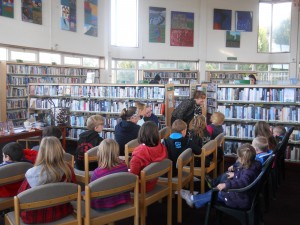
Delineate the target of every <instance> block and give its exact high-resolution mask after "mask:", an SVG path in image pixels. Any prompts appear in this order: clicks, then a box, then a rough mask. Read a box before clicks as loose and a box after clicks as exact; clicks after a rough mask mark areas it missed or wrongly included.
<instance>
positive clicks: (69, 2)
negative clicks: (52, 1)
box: [60, 0, 76, 32]
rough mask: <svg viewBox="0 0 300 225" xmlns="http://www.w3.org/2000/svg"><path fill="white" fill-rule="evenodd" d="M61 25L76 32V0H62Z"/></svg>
mask: <svg viewBox="0 0 300 225" xmlns="http://www.w3.org/2000/svg"><path fill="white" fill-rule="evenodd" d="M60 4H61V18H60V27H61V29H62V30H68V31H73V32H76V0H61V2H60Z"/></svg>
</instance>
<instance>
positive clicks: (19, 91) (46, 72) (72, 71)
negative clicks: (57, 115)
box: [0, 62, 100, 126]
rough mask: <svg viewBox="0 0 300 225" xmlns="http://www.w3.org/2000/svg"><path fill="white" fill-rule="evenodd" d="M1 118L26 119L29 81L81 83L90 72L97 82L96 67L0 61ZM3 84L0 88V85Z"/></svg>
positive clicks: (98, 76) (97, 69) (17, 124)
mask: <svg viewBox="0 0 300 225" xmlns="http://www.w3.org/2000/svg"><path fill="white" fill-rule="evenodd" d="M0 68H1V69H0V70H1V81H4V82H3V83H1V90H6V92H1V94H0V95H1V102H6V103H5V104H1V105H2V106H3V105H4V106H5V107H1V110H0V111H1V121H6V120H12V121H13V122H14V125H15V126H20V125H23V122H24V120H26V119H28V101H27V97H28V92H29V90H28V84H29V83H84V82H85V81H86V77H87V74H88V73H89V74H94V76H95V82H96V83H99V79H100V70H99V68H90V67H76V66H61V65H49V64H30V63H17V62H1V64H0ZM2 88H3V89H2Z"/></svg>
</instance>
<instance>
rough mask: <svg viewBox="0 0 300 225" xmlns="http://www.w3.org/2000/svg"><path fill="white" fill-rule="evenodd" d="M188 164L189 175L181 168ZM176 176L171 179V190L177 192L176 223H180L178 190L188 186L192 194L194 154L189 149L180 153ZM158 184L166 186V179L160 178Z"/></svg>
mask: <svg viewBox="0 0 300 225" xmlns="http://www.w3.org/2000/svg"><path fill="white" fill-rule="evenodd" d="M188 164H189V166H190V171H191V172H190V173H187V172H184V171H183V168H184V167H185V166H187V165H188ZM176 167H177V171H178V173H177V176H176V177H172V190H173V191H174V192H175V191H177V193H178V196H177V222H178V223H182V198H181V195H180V190H181V189H182V188H183V187H185V186H186V185H187V184H189V187H190V192H191V193H193V192H194V154H193V151H192V149H191V148H188V149H186V150H185V151H184V152H182V153H181V154H180V155H179V157H178V159H177V163H176ZM159 183H162V184H164V183H165V184H166V183H167V178H164V177H160V178H159Z"/></svg>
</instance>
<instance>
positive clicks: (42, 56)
mask: <svg viewBox="0 0 300 225" xmlns="http://www.w3.org/2000/svg"><path fill="white" fill-rule="evenodd" d="M39 61H40V63H46V64H53V63H55V64H61V56H60V54H55V53H48V52H40V53H39Z"/></svg>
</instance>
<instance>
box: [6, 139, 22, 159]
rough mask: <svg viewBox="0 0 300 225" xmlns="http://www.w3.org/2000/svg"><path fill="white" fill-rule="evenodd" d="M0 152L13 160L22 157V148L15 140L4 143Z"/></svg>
mask: <svg viewBox="0 0 300 225" xmlns="http://www.w3.org/2000/svg"><path fill="white" fill-rule="evenodd" d="M2 152H3V154H4V155H8V156H9V158H10V159H11V160H12V161H14V162H19V161H21V159H22V158H23V155H24V153H23V148H22V146H21V145H20V144H19V143H16V142H10V143H8V144H6V145H5V146H4V147H3V149H2Z"/></svg>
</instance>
